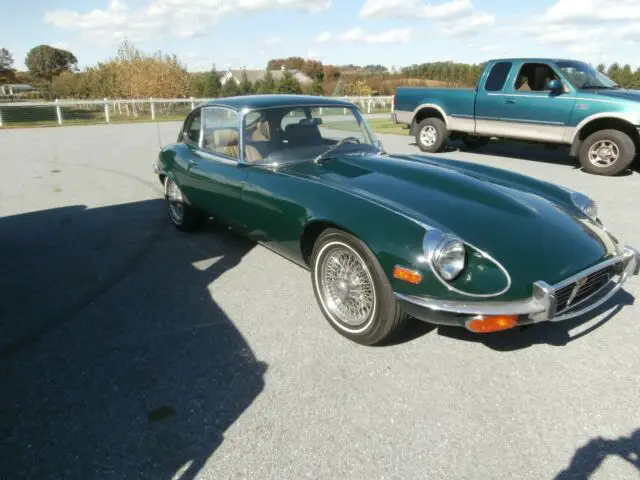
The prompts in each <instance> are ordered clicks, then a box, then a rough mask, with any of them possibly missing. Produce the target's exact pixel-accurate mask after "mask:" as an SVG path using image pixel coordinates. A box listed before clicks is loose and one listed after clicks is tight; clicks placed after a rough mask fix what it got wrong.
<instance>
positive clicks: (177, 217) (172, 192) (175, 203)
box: [167, 180, 184, 224]
mask: <svg viewBox="0 0 640 480" xmlns="http://www.w3.org/2000/svg"><path fill="white" fill-rule="evenodd" d="M167 182H168V184H167V202H168V203H169V215H171V219H172V220H173V221H174V222H175V223H177V224H181V223H182V221H183V220H184V203H183V202H184V199H183V198H182V192H181V191H180V189H179V188H178V186H177V185H176V184H175V182H173V180H167Z"/></svg>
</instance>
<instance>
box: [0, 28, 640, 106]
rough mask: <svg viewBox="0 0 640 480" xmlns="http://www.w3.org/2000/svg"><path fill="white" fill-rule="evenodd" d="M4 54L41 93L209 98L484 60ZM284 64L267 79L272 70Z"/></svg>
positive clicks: (400, 78)
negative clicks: (259, 73)
mask: <svg viewBox="0 0 640 480" xmlns="http://www.w3.org/2000/svg"><path fill="white" fill-rule="evenodd" d="M13 64H14V59H13V56H12V55H11V53H10V52H9V51H8V50H7V49H4V48H0V84H2V83H29V84H32V85H34V86H36V87H37V88H38V95H39V96H41V97H44V98H78V99H88V98H149V97H154V98H188V97H198V98H212V97H224V96H234V95H250V94H258V93H305V94H312V95H336V96H344V95H354V96H368V95H391V94H393V93H394V91H395V88H396V87H398V86H400V85H428V86H457V87H473V86H475V84H476V82H477V79H478V77H479V76H480V74H481V72H482V70H483V68H484V64H465V63H456V62H430V63H421V64H414V65H409V66H406V67H404V68H401V69H395V68H394V69H393V70H392V71H389V69H388V68H387V67H385V66H383V65H375V64H372V65H365V66H357V65H353V64H350V65H324V64H323V63H322V62H320V61H318V60H310V59H305V58H302V57H288V58H276V59H272V60H269V62H268V63H267V65H266V74H265V75H264V76H263V77H262V78H261V79H260V80H258V81H256V82H251V81H249V79H248V77H247V75H246V73H244V74H242V76H241V79H240V80H239V82H238V83H236V82H235V81H227V82H226V83H225V84H224V85H222V82H221V72H219V71H217V70H216V68H215V65H212V68H211V70H210V71H208V72H189V71H188V70H187V68H186V65H185V64H184V63H183V62H182V61H181V60H180V59H179V58H178V57H177V56H176V55H171V54H166V53H163V52H161V51H158V52H154V53H145V52H142V51H140V50H139V49H137V48H136V47H135V46H134V45H133V44H132V43H131V42H129V41H127V40H125V41H124V42H123V43H122V44H121V45H120V46H119V48H118V50H117V54H116V55H115V56H114V57H112V58H109V59H107V60H105V61H103V62H98V63H97V64H96V65H94V66H91V67H88V68H85V69H83V70H80V69H79V68H78V60H77V58H76V57H75V55H74V54H73V53H71V52H70V51H67V50H63V49H58V48H54V47H51V46H49V45H39V46H37V47H34V48H32V49H31V50H30V51H29V52H28V53H27V55H26V58H25V65H26V66H27V69H28V72H17V71H16V70H15V69H14V68H13ZM282 68H284V73H283V75H278V79H275V78H274V76H273V74H272V73H271V72H272V71H276V70H277V71H279V70H280V69H282ZM597 68H598V70H600V71H601V72H603V73H606V74H607V76H609V77H610V78H611V79H612V80H613V81H615V82H617V83H618V84H620V85H621V86H622V87H624V88H632V89H640V68H638V69H636V70H633V69H632V67H631V66H630V65H624V66H622V65H620V64H617V63H613V64H611V65H610V66H608V67H607V66H605V65H598V67H597ZM288 70H299V71H300V72H302V73H304V74H305V75H307V76H308V77H310V78H311V79H312V83H310V84H308V85H301V84H300V83H299V82H298V81H297V80H296V78H295V77H294V76H293V75H291V74H290V73H289V72H288Z"/></svg>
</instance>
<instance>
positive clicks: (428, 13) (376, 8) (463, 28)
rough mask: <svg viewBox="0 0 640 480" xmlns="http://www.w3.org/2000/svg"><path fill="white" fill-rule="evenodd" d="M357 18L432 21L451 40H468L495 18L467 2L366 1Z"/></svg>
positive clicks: (458, 0) (457, 0)
mask: <svg viewBox="0 0 640 480" xmlns="http://www.w3.org/2000/svg"><path fill="white" fill-rule="evenodd" d="M360 16H361V17H368V18H381V19H389V18H407V19H421V20H432V21H435V22H437V23H438V25H439V26H440V30H441V31H442V32H444V33H446V34H448V35H451V36H468V35H472V34H475V33H477V30H478V29H479V28H481V27H487V26H490V25H493V24H494V22H495V16H494V15H491V14H489V13H486V12H482V11H475V10H474V8H473V3H472V1H471V0H450V1H448V2H443V3H437V4H431V3H426V2H424V1H423V0H367V1H366V2H365V3H364V5H363V6H362V8H361V9H360Z"/></svg>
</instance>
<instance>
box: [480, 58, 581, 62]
mask: <svg viewBox="0 0 640 480" xmlns="http://www.w3.org/2000/svg"><path fill="white" fill-rule="evenodd" d="M577 61H579V60H571V59H568V58H541V57H514V58H493V59H491V60H490V62H494V63H495V62H513V63H516V62H542V63H547V62H551V63H556V62H577Z"/></svg>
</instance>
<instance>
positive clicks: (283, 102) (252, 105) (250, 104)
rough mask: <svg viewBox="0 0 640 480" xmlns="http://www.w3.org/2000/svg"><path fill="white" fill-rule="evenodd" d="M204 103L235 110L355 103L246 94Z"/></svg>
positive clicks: (308, 96) (310, 97)
mask: <svg viewBox="0 0 640 480" xmlns="http://www.w3.org/2000/svg"><path fill="white" fill-rule="evenodd" d="M203 105H219V106H222V107H229V108H232V109H234V110H242V109H245V108H248V109H251V110H253V109H259V108H271V107H298V106H309V107H311V106H313V107H316V106H317V107H325V106H335V107H345V108H350V107H353V106H354V105H353V104H352V103H350V102H346V101H344V100H338V99H337V98H336V99H334V98H327V97H316V96H313V95H278V94H270V95H244V96H238V97H227V98H219V99H217V100H211V101H209V102H205V103H204V104H203Z"/></svg>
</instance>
